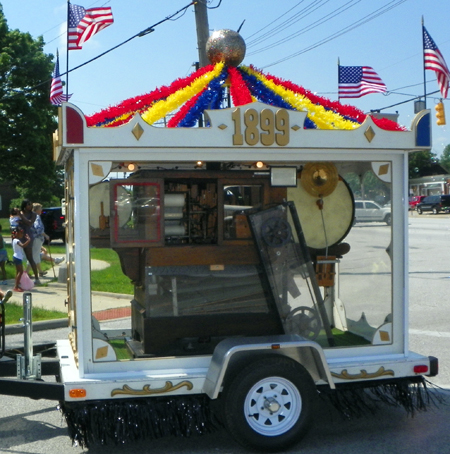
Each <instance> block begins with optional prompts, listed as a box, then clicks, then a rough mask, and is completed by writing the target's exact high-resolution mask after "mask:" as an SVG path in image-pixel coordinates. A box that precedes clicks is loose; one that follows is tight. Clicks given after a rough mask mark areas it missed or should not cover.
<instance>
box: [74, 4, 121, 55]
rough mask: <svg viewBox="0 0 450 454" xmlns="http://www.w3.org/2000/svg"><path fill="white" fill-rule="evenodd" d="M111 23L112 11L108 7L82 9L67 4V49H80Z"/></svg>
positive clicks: (112, 20)
mask: <svg viewBox="0 0 450 454" xmlns="http://www.w3.org/2000/svg"><path fill="white" fill-rule="evenodd" d="M113 22H114V19H113V15H112V10H111V8H109V7H108V8H90V9H84V8H83V7H82V6H79V5H72V4H71V3H69V25H68V33H67V46H68V49H69V50H76V49H81V48H82V46H83V44H84V43H85V42H86V41H87V40H88V39H89V38H91V37H92V36H93V35H95V34H96V33H98V32H99V31H100V30H103V29H104V28H106V27H108V25H111V24H112V23H113Z"/></svg>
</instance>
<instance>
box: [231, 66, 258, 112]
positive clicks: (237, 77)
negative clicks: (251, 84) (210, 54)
mask: <svg viewBox="0 0 450 454" xmlns="http://www.w3.org/2000/svg"><path fill="white" fill-rule="evenodd" d="M228 75H229V76H230V94H231V99H232V100H233V104H234V105H235V106H242V105H244V104H249V103H251V102H252V101H253V100H252V96H251V94H250V90H249V89H248V87H247V85H246V83H245V81H244V79H243V78H242V75H241V73H240V72H239V71H238V69H237V68H235V67H234V66H230V67H228Z"/></svg>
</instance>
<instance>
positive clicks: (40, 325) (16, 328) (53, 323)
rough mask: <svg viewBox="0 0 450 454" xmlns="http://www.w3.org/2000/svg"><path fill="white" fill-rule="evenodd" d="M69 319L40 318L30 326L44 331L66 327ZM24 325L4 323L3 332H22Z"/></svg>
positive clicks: (35, 329)
mask: <svg viewBox="0 0 450 454" xmlns="http://www.w3.org/2000/svg"><path fill="white" fill-rule="evenodd" d="M68 326H69V321H68V319H67V318H57V319H55V320H42V321H40V322H33V325H32V328H33V332H34V331H44V330H48V329H58V328H67V327H68ZM24 328H25V326H24V325H22V324H16V325H5V334H6V335H8V334H21V333H23V332H24Z"/></svg>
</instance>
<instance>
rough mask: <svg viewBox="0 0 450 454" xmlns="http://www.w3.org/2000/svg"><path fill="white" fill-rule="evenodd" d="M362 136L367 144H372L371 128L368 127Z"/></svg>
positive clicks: (373, 135)
mask: <svg viewBox="0 0 450 454" xmlns="http://www.w3.org/2000/svg"><path fill="white" fill-rule="evenodd" d="M364 135H365V136H366V139H367V140H368V141H369V142H372V140H373V139H374V137H375V131H374V130H373V128H372V126H369V127H368V128H367V129H366V131H365V132H364Z"/></svg>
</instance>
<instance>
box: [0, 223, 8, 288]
mask: <svg viewBox="0 0 450 454" xmlns="http://www.w3.org/2000/svg"><path fill="white" fill-rule="evenodd" d="M7 260H8V253H7V252H6V246H5V240H4V239H3V236H2V226H1V225H0V270H1V272H2V279H3V280H2V281H1V284H2V285H7V284H8V282H7V281H6V269H5V264H6V261H7Z"/></svg>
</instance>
